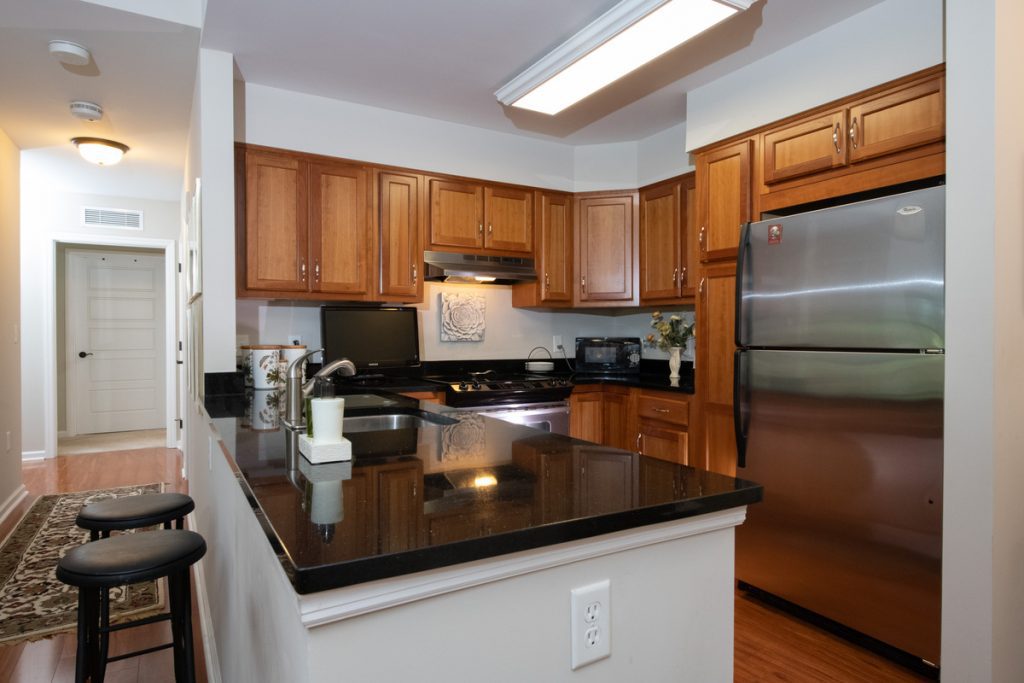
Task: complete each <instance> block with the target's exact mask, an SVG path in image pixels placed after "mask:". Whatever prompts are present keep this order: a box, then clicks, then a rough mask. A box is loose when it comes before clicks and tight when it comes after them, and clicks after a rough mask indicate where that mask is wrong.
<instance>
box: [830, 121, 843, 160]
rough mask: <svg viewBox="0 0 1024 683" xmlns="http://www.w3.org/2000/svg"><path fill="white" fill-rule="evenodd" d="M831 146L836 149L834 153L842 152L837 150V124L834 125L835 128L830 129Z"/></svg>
mask: <svg viewBox="0 0 1024 683" xmlns="http://www.w3.org/2000/svg"><path fill="white" fill-rule="evenodd" d="M832 146H833V147H835V148H836V153H837V154H838V153H839V152H840V151H842V150H840V149H839V124H838V123H837V124H836V125H835V128H833V129H832Z"/></svg>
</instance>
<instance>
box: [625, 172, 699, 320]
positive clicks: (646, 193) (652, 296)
mask: <svg viewBox="0 0 1024 683" xmlns="http://www.w3.org/2000/svg"><path fill="white" fill-rule="evenodd" d="M694 176H695V174H694V173H687V174H686V175H684V176H680V177H678V178H673V179H672V180H670V181H667V182H664V183H659V184H657V185H652V186H650V187H645V188H643V189H642V190H640V259H639V267H640V303H641V304H663V303H666V304H672V303H680V302H685V301H691V300H692V297H693V295H694V288H693V285H692V281H693V277H694V275H695V273H694V272H693V271H694V269H695V268H696V265H697V260H698V257H697V234H696V230H695V228H694V225H695V224H696V221H697V216H696V214H697V201H696V199H695V189H694V188H695V185H694V183H695V178H694Z"/></svg>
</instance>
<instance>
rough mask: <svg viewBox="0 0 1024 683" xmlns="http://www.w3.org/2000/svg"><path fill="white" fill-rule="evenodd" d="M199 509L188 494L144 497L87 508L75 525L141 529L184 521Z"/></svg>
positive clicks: (111, 528) (98, 529)
mask: <svg viewBox="0 0 1024 683" xmlns="http://www.w3.org/2000/svg"><path fill="white" fill-rule="evenodd" d="M195 507H196V504H195V502H193V500H192V499H191V498H190V497H189V496H186V495H185V494H184V493H144V494H142V495H140V496H125V497H124V498H111V499H110V500H101V501H100V502H98V503H91V504H89V505H86V506H85V507H83V508H82V509H81V511H80V512H79V513H78V517H77V518H76V519H75V523H76V524H77V525H78V526H80V527H81V528H83V529H89V530H90V531H114V530H123V529H138V528H141V527H146V526H152V525H154V524H163V523H165V522H170V521H172V520H176V519H181V518H182V517H184V516H185V515H187V514H188V513H190V512H192V510H194V509H195Z"/></svg>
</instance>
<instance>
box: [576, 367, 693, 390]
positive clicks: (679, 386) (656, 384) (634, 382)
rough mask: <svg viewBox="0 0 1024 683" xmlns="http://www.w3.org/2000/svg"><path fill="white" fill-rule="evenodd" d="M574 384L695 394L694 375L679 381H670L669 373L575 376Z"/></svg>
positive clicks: (682, 377)
mask: <svg viewBox="0 0 1024 683" xmlns="http://www.w3.org/2000/svg"><path fill="white" fill-rule="evenodd" d="M572 382H573V384H575V385H576V386H585V385H587V384H614V385H618V386H623V387H638V388H640V389H657V390H658V391H678V392H679V393H682V394H693V393H694V391H693V373H692V372H690V373H680V377H679V379H677V380H674V381H673V380H670V379H669V378H668V374H667V373H658V374H653V373H640V374H636V375H583V374H579V375H573V378H572Z"/></svg>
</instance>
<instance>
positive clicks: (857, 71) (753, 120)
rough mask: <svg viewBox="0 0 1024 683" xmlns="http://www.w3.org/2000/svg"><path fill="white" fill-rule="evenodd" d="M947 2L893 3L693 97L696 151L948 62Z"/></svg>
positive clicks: (689, 140) (690, 131) (691, 145)
mask: <svg viewBox="0 0 1024 683" xmlns="http://www.w3.org/2000/svg"><path fill="white" fill-rule="evenodd" d="M942 29H943V25H942V2H939V1H938V0H887V1H886V2H883V3H881V4H879V5H875V6H874V7H870V8H868V9H867V10H865V11H863V12H861V13H859V14H855V15H854V16H852V17H850V18H849V19H846V20H845V21H842V22H840V23H838V24H835V25H834V26H831V27H829V28H827V29H825V30H824V31H820V32H818V33H815V34H814V35H812V36H809V37H807V38H805V39H803V40H801V41H798V42H796V43H793V44H792V45H790V46H788V47H786V48H784V49H782V50H779V51H778V52H776V53H774V54H771V55H769V56H767V57H765V58H764V59H761V60H760V61H757V62H754V63H753V64H750V65H748V66H745V67H743V68H741V69H737V70H736V71H734V72H733V73H731V74H729V75H727V76H724V77H722V78H719V79H717V80H715V81H712V82H711V83H708V84H707V85H704V86H702V87H700V88H695V89H694V90H692V91H690V92H689V93H688V94H687V97H686V112H687V113H686V126H687V129H686V149H687V150H693V149H697V148H698V147H702V146H704V145H708V144H710V143H712V142H715V141H717V140H722V139H724V138H727V137H729V136H731V135H736V134H737V133H742V132H743V131H746V130H750V129H752V128H757V127H758V126H761V125H763V124H766V123H771V122H772V121H775V120H778V119H781V118H784V117H786V116H790V115H792V114H793V113H794V112H799V111H803V110H805V109H809V108H811V107H814V106H817V105H820V104H824V103H825V102H828V101H830V100H835V99H838V98H840V97H844V96H846V95H849V94H850V93H855V92H857V91H859V90H864V89H866V88H870V87H872V86H875V85H878V84H879V83H884V82H886V81H889V80H892V79H894V78H898V77H900V76H904V75H906V74H909V73H913V72H914V71H919V70H921V69H924V68H926V67H929V66H932V65H934V64H938V63H940V62H942V60H943V44H942Z"/></svg>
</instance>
